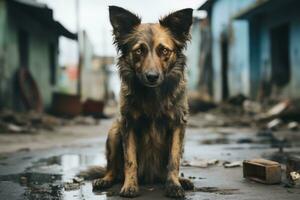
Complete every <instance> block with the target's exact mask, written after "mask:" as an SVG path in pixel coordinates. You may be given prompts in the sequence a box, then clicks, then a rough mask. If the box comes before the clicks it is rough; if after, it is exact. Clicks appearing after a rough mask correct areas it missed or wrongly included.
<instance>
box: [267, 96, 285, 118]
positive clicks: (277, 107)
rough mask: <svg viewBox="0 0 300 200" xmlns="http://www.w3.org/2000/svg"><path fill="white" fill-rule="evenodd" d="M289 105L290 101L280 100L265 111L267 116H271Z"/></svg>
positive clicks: (279, 112)
mask: <svg viewBox="0 0 300 200" xmlns="http://www.w3.org/2000/svg"><path fill="white" fill-rule="evenodd" d="M289 105H290V101H289V100H286V101H282V102H280V103H278V104H276V105H275V106H273V107H272V108H271V109H270V110H269V111H268V112H267V116H269V117H272V116H277V115H279V114H281V113H282V112H283V111H285V110H286V109H287V108H288V107H289Z"/></svg>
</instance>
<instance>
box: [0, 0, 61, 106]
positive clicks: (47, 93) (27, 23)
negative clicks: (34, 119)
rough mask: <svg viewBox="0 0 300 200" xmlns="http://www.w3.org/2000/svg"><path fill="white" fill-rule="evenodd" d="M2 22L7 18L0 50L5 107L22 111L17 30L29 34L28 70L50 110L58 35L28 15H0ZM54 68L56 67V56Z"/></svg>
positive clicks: (2, 91)
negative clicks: (52, 48) (18, 90)
mask: <svg viewBox="0 0 300 200" xmlns="http://www.w3.org/2000/svg"><path fill="white" fill-rule="evenodd" d="M2 2H4V1H1V3H2ZM1 3H0V5H1ZM0 7H1V6H0ZM3 19H5V23H4V24H5V25H4V27H5V28H4V30H5V33H4V36H3V37H4V42H2V44H1V41H0V49H1V47H2V48H4V49H5V52H4V55H3V57H4V67H3V71H4V72H3V74H4V75H3V79H2V80H1V94H3V96H5V99H3V101H2V102H1V104H2V106H3V107H5V108H10V109H18V110H20V109H22V108H21V107H20V106H19V105H20V102H19V97H18V96H16V90H15V89H16V88H15V74H16V72H17V70H18V69H19V67H20V62H19V49H18V31H19V30H20V29H23V30H25V31H26V32H28V34H29V69H30V72H31V73H32V75H33V78H34V79H35V81H36V82H37V85H38V87H39V90H40V92H41V95H42V98H43V103H44V105H45V108H49V106H50V104H51V96H52V90H53V88H54V87H53V86H52V85H51V84H50V63H49V46H50V44H53V45H54V46H55V49H57V46H58V38H57V35H56V34H54V32H53V31H51V30H48V29H47V28H46V27H45V26H42V24H41V23H40V22H37V21H35V20H34V19H32V18H30V17H29V16H28V15H26V13H9V14H8V13H7V14H6V17H4V18H3V16H0V21H1V20H3ZM0 24H1V22H0ZM0 34H1V33H0ZM55 65H56V66H55V67H57V56H56V60H55Z"/></svg>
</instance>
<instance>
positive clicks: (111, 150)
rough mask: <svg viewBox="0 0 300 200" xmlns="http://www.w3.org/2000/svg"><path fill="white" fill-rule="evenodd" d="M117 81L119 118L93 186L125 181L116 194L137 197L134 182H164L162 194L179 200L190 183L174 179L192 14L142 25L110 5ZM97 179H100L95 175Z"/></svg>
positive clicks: (176, 14)
mask: <svg viewBox="0 0 300 200" xmlns="http://www.w3.org/2000/svg"><path fill="white" fill-rule="evenodd" d="M109 11H110V21H111V24H112V26H113V34H114V38H115V44H116V46H117V49H118V51H119V53H120V57H119V60H118V67H119V73H120V77H121V82H122V84H121V94H120V96H121V101H120V117H119V119H118V120H116V121H115V122H114V124H113V126H112V128H111V130H110V131H109V134H108V139H107V143H106V154H107V155H106V156H107V169H106V173H105V175H104V176H103V177H102V178H99V179H97V180H95V181H94V183H93V188H94V189H103V188H108V187H110V186H112V184H113V183H115V182H118V181H123V182H124V185H123V187H122V189H121V192H120V195H121V196H124V197H135V196H137V195H138V194H139V193H138V190H139V189H138V183H156V182H163V183H166V195H167V196H169V197H175V198H178V197H183V196H184V190H183V189H192V188H193V184H192V183H191V182H190V181H189V180H187V179H182V178H179V177H178V173H179V164H180V157H181V155H182V149H183V148H182V146H183V139H184V133H185V126H186V121H187V115H188V105H187V95H186V75H185V73H186V72H185V71H186V69H185V56H184V55H183V53H182V50H183V49H184V48H185V46H186V42H187V40H189V38H190V35H189V29H190V26H191V24H192V9H184V10H180V11H177V12H174V13H171V14H170V15H168V16H166V17H164V18H162V19H160V21H159V23H157V24H141V19H140V18H139V17H138V16H136V15H135V14H132V13H131V12H129V11H127V10H125V9H123V8H120V7H116V6H110V7H109ZM99 177H101V175H100V174H99Z"/></svg>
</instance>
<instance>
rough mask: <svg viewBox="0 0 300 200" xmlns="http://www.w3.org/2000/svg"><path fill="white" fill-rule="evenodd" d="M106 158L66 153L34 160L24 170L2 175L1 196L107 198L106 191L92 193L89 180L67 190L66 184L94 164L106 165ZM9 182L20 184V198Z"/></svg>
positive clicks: (8, 197)
mask: <svg viewBox="0 0 300 200" xmlns="http://www.w3.org/2000/svg"><path fill="white" fill-rule="evenodd" d="M105 164H106V160H105V157H104V155H103V154H89V155H83V154H64V155H59V156H52V157H49V158H43V159H40V160H38V161H36V162H33V163H32V166H31V167H28V168H27V169H26V170H25V172H24V173H21V174H14V175H4V176H0V183H1V189H2V191H0V195H1V198H3V199H12V200H14V199H26V200H40V199H43V200H47V199H49V200H52V199H53V200H54V199H55V200H56V199H59V200H60V199H64V200H73V199H75V200H76V199H107V196H106V194H104V193H101V194H97V195H95V194H93V193H92V185H91V183H90V182H85V183H84V184H82V185H81V187H80V189H78V190H74V191H65V190H64V189H63V183H64V182H66V181H69V180H72V178H74V177H75V176H76V174H77V173H78V172H79V171H80V170H82V169H84V168H86V167H88V166H93V165H101V166H105ZM5 182H9V183H11V184H13V183H17V187H18V188H19V190H23V192H19V194H22V196H21V197H20V196H19V197H15V196H13V194H11V192H12V191H13V190H12V189H11V188H9V187H10V186H9V185H11V184H3V183H5Z"/></svg>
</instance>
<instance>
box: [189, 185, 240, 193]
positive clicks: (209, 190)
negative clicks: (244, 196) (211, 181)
mask: <svg viewBox="0 0 300 200" xmlns="http://www.w3.org/2000/svg"><path fill="white" fill-rule="evenodd" d="M195 191H197V192H207V193H215V194H221V195H231V194H235V193H236V192H237V191H239V189H230V188H217V187H196V188H195Z"/></svg>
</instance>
